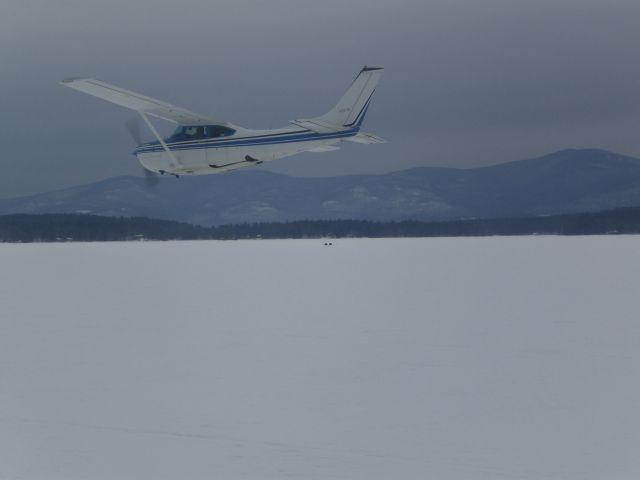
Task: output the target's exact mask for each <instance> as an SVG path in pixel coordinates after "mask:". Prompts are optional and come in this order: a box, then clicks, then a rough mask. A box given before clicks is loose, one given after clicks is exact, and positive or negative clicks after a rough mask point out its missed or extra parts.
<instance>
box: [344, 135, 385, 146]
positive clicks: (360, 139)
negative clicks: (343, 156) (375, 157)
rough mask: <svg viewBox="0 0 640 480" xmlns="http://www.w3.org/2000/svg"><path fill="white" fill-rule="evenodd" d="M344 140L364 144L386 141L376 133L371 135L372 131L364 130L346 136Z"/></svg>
mask: <svg viewBox="0 0 640 480" xmlns="http://www.w3.org/2000/svg"><path fill="white" fill-rule="evenodd" d="M345 140H347V141H349V142H355V143H365V144H372V143H387V141H386V140H385V139H384V138H380V137H378V136H377V135H373V134H372V133H365V132H360V133H358V134H357V135H354V136H353V137H347V138H345Z"/></svg>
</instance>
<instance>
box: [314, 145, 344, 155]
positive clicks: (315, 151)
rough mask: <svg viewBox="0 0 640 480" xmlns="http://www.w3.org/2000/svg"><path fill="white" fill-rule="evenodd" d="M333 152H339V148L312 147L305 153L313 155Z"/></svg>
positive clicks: (326, 146)
mask: <svg viewBox="0 0 640 480" xmlns="http://www.w3.org/2000/svg"><path fill="white" fill-rule="evenodd" d="M335 150H340V147H336V146H334V145H325V146H324V147H314V148H310V149H309V150H307V152H313V153H324V152H333V151H335Z"/></svg>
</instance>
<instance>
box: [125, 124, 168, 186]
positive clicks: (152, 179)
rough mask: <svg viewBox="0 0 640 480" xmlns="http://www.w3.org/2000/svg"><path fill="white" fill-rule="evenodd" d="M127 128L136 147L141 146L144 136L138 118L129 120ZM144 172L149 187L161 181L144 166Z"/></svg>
mask: <svg viewBox="0 0 640 480" xmlns="http://www.w3.org/2000/svg"><path fill="white" fill-rule="evenodd" d="M125 127H126V128H127V132H129V135H130V136H131V138H132V139H133V141H134V142H135V144H136V147H138V146H140V144H141V143H142V135H141V134H140V119H139V118H138V117H137V116H136V117H131V118H130V119H129V120H127V122H126V124H125ZM142 170H143V171H144V181H145V183H146V185H147V187H154V186H156V185H157V184H158V182H159V181H160V177H159V176H158V174H157V173H156V172H154V171H152V170H147V169H146V168H145V167H144V166H143V167H142Z"/></svg>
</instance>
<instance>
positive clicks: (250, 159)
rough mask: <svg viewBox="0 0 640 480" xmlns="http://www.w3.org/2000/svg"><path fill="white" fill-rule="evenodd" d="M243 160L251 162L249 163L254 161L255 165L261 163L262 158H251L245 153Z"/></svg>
mask: <svg viewBox="0 0 640 480" xmlns="http://www.w3.org/2000/svg"><path fill="white" fill-rule="evenodd" d="M244 161H245V162H251V163H255V164H256V165H260V164H261V163H262V160H258V159H257V158H253V157H251V156H249V155H246V156H245V157H244Z"/></svg>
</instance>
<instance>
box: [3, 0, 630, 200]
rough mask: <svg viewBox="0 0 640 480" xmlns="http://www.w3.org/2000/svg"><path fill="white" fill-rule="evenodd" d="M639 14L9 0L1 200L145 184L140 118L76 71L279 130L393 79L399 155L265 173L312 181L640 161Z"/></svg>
mask: <svg viewBox="0 0 640 480" xmlns="http://www.w3.org/2000/svg"><path fill="white" fill-rule="evenodd" d="M639 18H640V4H638V3H637V2H630V1H618V2H613V3H605V2H600V1H592V0H586V1H566V0H565V1H563V0H560V1H555V2H551V1H547V0H543V1H535V2H534V1H522V2H514V1H497V0H494V1H488V0H473V1H472V0H464V1H413V0H411V1H400V2H390V1H375V0H374V1H371V0H367V1H365V0H352V1H350V2H340V1H336V0H329V1H324V2H310V1H293V0H272V1H269V2H266V1H264V2H263V1H244V2H242V1H237V0H235V1H230V0H224V1H216V2H211V1H195V0H187V1H183V2H173V1H171V2H168V1H155V2H153V1H139V2H135V3H132V2H125V1H121V0H116V1H111V2H98V1H89V2H87V1H85V2H78V1H67V2H65V1H60V2H44V1H23V2H17V1H9V2H3V4H2V6H0V58H2V59H3V60H2V61H3V75H2V76H1V78H0V91H1V92H2V94H1V95H0V108H1V109H2V112H3V115H2V125H0V140H1V141H2V143H3V146H4V147H5V148H4V153H3V159H2V161H3V165H4V168H3V173H4V174H3V176H2V177H1V179H0V196H4V197H6V196H13V195H18V194H22V193H31V192H36V191H42V190H48V189H52V188H57V187H61V186H66V185H73V184H77V183H82V182H85V181H90V180H95V179H98V178H104V177H107V176H111V175H118V174H137V173H138V172H139V167H138V165H137V163H136V161H135V159H134V157H133V156H131V155H130V150H131V147H132V144H131V140H130V139H129V138H128V137H127V134H126V132H125V130H124V127H123V124H124V123H125V121H126V120H127V118H129V116H130V113H129V112H127V111H126V110H122V109H118V108H117V107H114V106H111V105H108V104H105V103H102V102H100V101H99V100H96V99H92V98H90V97H86V96H83V95H81V94H79V93H77V92H72V91H68V90H65V89H63V88H62V87H60V86H58V85H57V82H58V81H59V80H60V79H62V78H65V77H68V76H73V75H91V76H96V77H99V78H102V79H104V80H107V81H109V82H112V83H116V84H119V85H122V86H123V87H126V88H130V89H132V90H138V91H141V92H144V93H146V94H148V95H151V96H155V97H158V98H162V99H165V100H167V101H170V102H173V103H176V104H179V105H183V106H185V107H187V108H191V109H193V110H196V111H201V112H203V113H210V114H212V115H215V116H219V117H223V118H228V119H229V120H231V121H233V122H234V123H238V124H241V125H247V126H249V127H270V126H273V127H275V126H280V125H282V124H285V123H286V122H287V121H288V120H289V119H291V118H295V117H301V116H308V115H315V114H319V113H322V112H323V111H324V110H326V109H328V108H329V107H330V106H331V105H332V104H333V103H334V102H335V101H336V100H337V98H338V97H339V96H340V94H341V93H342V91H343V90H344V88H345V87H346V86H347V85H348V83H349V81H350V80H351V77H352V76H353V74H355V72H356V70H357V69H358V68H359V67H361V66H362V65H363V64H365V63H369V64H377V65H381V66H384V67H386V72H385V77H384V78H383V82H382V84H381V86H380V89H379V91H378V93H377V94H376V95H377V98H376V99H375V100H374V103H373V105H372V108H371V110H370V113H369V117H368V119H367V121H366V123H365V127H366V130H368V131H371V132H374V133H376V134H378V135H380V136H382V137H385V138H388V139H389V140H390V143H388V144H385V145H381V146H370V147H362V146H349V145H347V146H345V147H344V148H343V149H342V150H341V151H339V152H336V153H332V154H325V155H311V154H309V155H302V156H299V157H293V158H291V159H286V160H281V161H279V162H274V163H273V164H269V166H268V167H266V168H268V169H271V170H275V171H280V172H284V173H292V174H297V175H334V174H343V173H354V172H382V171H390V170H396V169H401V168H408V167H411V166H420V165H443V166H444V165H446V166H454V167H470V166H479V165H486V164H490V163H497V162H502V161H507V160H513V159H517V158H525V157H529V156H533V155H538V154H543V153H547V152H549V151H552V150H555V149H560V148H566V147H600V148H609V149H613V150H617V151H619V152H621V153H626V154H632V155H640V142H638V141H637V134H636V128H637V126H638V125H639V124H640V93H639V88H638V85H640V62H638V61H637V53H636V46H637V44H638V40H639V39H640V38H639V37H640V33H638V29H637V23H638V19H639Z"/></svg>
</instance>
